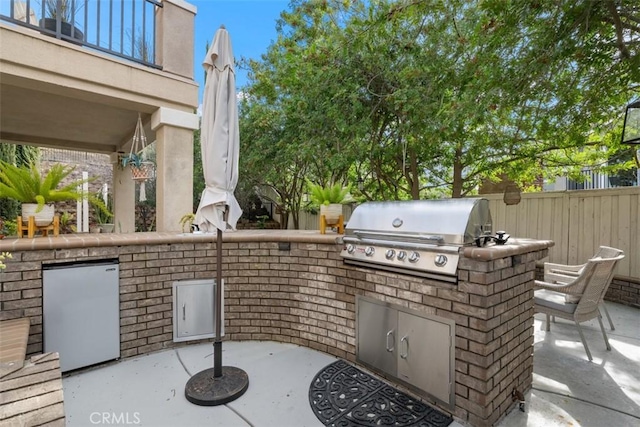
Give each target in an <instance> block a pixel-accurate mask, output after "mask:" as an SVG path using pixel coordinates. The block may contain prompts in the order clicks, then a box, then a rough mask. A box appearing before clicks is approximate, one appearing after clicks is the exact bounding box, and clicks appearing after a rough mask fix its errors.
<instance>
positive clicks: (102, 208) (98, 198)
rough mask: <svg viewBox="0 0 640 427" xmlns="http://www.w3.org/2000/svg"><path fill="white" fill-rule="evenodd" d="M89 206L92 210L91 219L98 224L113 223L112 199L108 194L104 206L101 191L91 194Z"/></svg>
mask: <svg viewBox="0 0 640 427" xmlns="http://www.w3.org/2000/svg"><path fill="white" fill-rule="evenodd" d="M90 204H91V208H92V209H93V217H94V219H95V220H96V222H97V223H98V224H111V223H112V222H113V198H112V197H111V195H110V194H108V195H107V203H106V205H105V203H104V200H103V198H102V192H101V191H98V192H96V193H94V194H93V196H92V197H91V199H90Z"/></svg>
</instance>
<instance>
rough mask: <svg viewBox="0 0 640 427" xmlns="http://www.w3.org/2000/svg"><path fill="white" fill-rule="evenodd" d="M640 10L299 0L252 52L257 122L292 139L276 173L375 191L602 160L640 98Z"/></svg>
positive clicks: (494, 1) (378, 194)
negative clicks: (274, 33) (256, 53)
mask: <svg viewBox="0 0 640 427" xmlns="http://www.w3.org/2000/svg"><path fill="white" fill-rule="evenodd" d="M638 18H640V12H638V10H637V9H634V8H633V6H632V4H631V2H625V1H622V0H618V1H585V2H574V1H571V0H561V1H545V0H539V1H526V2H525V1H517V2H504V1H500V0H484V1H467V0H451V1H447V2H442V1H437V0H414V1H406V2H396V1H377V2H362V1H354V2H343V1H338V0H327V1H303V0H296V1H293V2H292V3H291V10H290V12H286V13H283V14H282V17H281V21H280V23H279V28H278V31H279V37H278V39H277V40H276V41H275V42H274V43H273V44H272V45H271V46H270V47H269V49H268V51H267V53H266V54H265V55H264V56H263V57H262V61H256V62H252V63H250V64H249V66H250V68H251V73H250V78H251V80H250V87H249V88H247V94H249V99H250V101H249V102H248V103H247V104H246V109H245V110H244V113H245V114H247V117H249V116H252V117H254V118H261V120H257V121H256V120H252V121H247V122H245V127H244V130H245V132H247V134H253V135H255V137H256V138H264V137H265V136H264V135H265V134H266V135H270V137H272V140H273V141H277V142H278V143H279V144H281V146H280V150H281V151H282V152H281V153H278V162H279V163H276V166H275V170H277V171H278V173H277V174H275V175H273V178H274V179H284V177H285V176H284V175H283V172H284V171H288V173H287V174H286V177H287V179H291V178H292V176H294V175H295V176H297V174H300V173H304V174H306V175H308V177H309V178H310V179H311V180H313V181H316V182H318V183H319V184H323V185H324V184H327V183H333V182H339V181H343V182H344V181H347V180H360V179H362V180H364V186H363V195H364V196H365V197H366V198H370V199H379V198H383V199H403V198H414V199H417V198H422V197H427V196H429V195H433V194H443V192H444V194H448V195H451V196H453V197H460V196H464V195H468V194H473V193H474V192H475V191H476V189H477V187H478V185H479V183H480V182H481V181H482V180H483V179H485V178H490V179H498V178H499V177H501V176H508V177H509V178H511V179H514V180H516V181H518V182H520V183H531V182H532V181H534V180H535V179H537V178H540V177H541V176H542V175H550V176H553V175H556V174H558V173H562V174H565V173H569V174H571V173H575V171H577V170H579V169H580V168H582V167H584V166H591V167H593V168H596V169H597V168H603V167H605V165H606V159H607V157H608V156H610V155H614V154H615V152H616V151H617V150H619V149H620V147H619V144H618V142H617V139H616V138H615V137H611V135H616V133H617V132H619V123H620V113H621V109H622V106H623V105H625V104H626V102H627V101H628V100H629V99H631V98H633V94H636V96H637V94H638V82H639V81H640V71H639V70H640V66H639V64H638V61H639V58H640V56H639V55H638V46H640V43H638V38H639V34H640V31H639V30H638V25H637V22H640V21H639V20H638ZM605 87H606V88H607V90H603V88H605ZM254 109H256V111H253V110H254ZM276 117H277V120H274V118H276ZM273 126H275V127H273ZM252 128H253V131H252ZM258 128H260V131H259V132H255V131H256V130H257V129H258ZM252 132H253V133H252ZM275 135H277V137H276V136H275ZM274 138H275V139H274ZM245 141H246V139H245ZM246 148H247V150H249V151H251V150H254V149H258V150H264V149H265V147H264V146H262V145H259V144H257V145H253V144H251V145H249V146H247V147H246ZM261 153H262V151H260V152H256V153H255V155H256V157H255V158H254V159H255V160H254V162H253V165H254V166H255V165H257V164H259V163H260V162H263V161H264V162H266V161H268V160H272V159H271V158H260V157H259V156H260V154H261ZM285 153H289V154H288V155H286V156H285V155H284V154H285ZM294 154H295V155H294ZM247 156H248V157H250V154H248V153H247ZM285 166H286V167H285ZM606 167H607V168H609V170H613V169H612V168H628V167H630V164H629V163H621V164H619V165H616V166H612V165H608V166H606ZM294 171H295V172H294ZM261 179H262V180H263V181H270V180H271V178H269V177H268V176H266V175H261ZM344 183H346V182H344ZM354 187H355V186H354ZM294 193H295V192H292V193H291V194H290V196H294ZM287 197H289V196H287ZM283 200H284V199H283ZM281 202H282V203H284V202H283V201H281ZM288 207H289V208H290V209H293V205H292V204H290V206H288Z"/></svg>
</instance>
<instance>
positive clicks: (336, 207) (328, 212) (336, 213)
mask: <svg viewBox="0 0 640 427" xmlns="http://www.w3.org/2000/svg"><path fill="white" fill-rule="evenodd" d="M320 215H324V217H325V219H326V221H327V224H336V223H337V222H338V220H339V219H340V215H342V205H341V204H339V203H332V204H330V205H320Z"/></svg>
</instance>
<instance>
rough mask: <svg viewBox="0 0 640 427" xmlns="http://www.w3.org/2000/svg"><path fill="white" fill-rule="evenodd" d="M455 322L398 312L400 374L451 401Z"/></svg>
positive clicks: (415, 384)
mask: <svg viewBox="0 0 640 427" xmlns="http://www.w3.org/2000/svg"><path fill="white" fill-rule="evenodd" d="M451 332H452V331H451V326H450V325H448V324H446V323H441V322H438V321H435V320H431V319H426V318H424V317H420V316H414V315H412V314H408V313H404V312H399V313H398V378H400V379H401V380H403V381H406V382H408V383H410V384H413V385H414V386H416V387H418V388H419V389H422V390H424V391H426V392H427V393H429V394H431V395H433V396H434V397H436V398H438V399H440V400H442V401H443V402H449V401H450V399H449V396H450V387H451V380H452V378H451V374H450V373H451V370H450V367H451V363H450V359H451V344H452V343H451V335H452V334H451Z"/></svg>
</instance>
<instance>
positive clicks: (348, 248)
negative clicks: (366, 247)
mask: <svg viewBox="0 0 640 427" xmlns="http://www.w3.org/2000/svg"><path fill="white" fill-rule="evenodd" d="M355 250H356V247H355V246H354V245H352V244H351V243H349V244H348V245H347V252H349V253H350V254H352V253H353V252H354V251H355Z"/></svg>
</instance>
